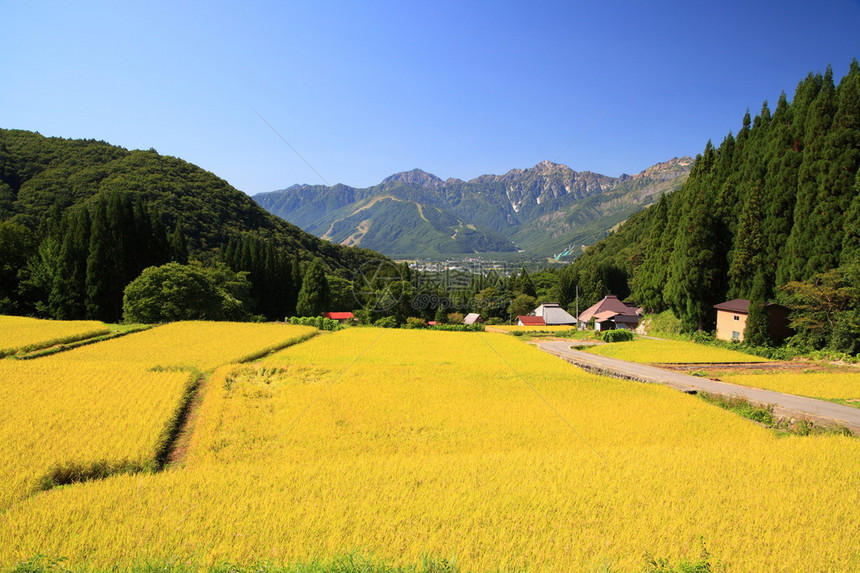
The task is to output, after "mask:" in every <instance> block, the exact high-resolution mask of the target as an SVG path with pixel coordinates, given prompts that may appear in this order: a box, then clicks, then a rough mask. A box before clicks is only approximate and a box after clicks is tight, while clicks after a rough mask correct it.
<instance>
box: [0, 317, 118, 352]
mask: <svg viewBox="0 0 860 573" xmlns="http://www.w3.org/2000/svg"><path fill="white" fill-rule="evenodd" d="M109 331H110V330H109V329H108V327H107V326H105V324H104V323H101V322H98V321H96V320H68V321H60V320H40V319H38V318H27V317H24V316H3V315H0V358H2V357H3V356H6V355H8V354H14V353H15V352H18V351H21V350H33V349H36V348H44V347H45V346H53V345H54V344H63V343H66V342H71V341H73V340H81V339H84V338H90V337H92V336H98V335H101V334H107V333H108V332H109Z"/></svg>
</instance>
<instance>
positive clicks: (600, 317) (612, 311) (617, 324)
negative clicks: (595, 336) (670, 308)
mask: <svg viewBox="0 0 860 573" xmlns="http://www.w3.org/2000/svg"><path fill="white" fill-rule="evenodd" d="M641 315H642V309H640V308H637V307H636V306H634V305H629V304H627V303H624V302H621V300H620V299H619V298H618V297H617V296H615V295H612V294H610V295H607V296H605V297H603V300H601V301H600V302H598V303H596V304H594V305H592V306H590V307H588V308H587V309H585V310H584V311H583V312H582V313H581V314H580V315H579V316H578V317H577V320H578V322H577V326H578V328H579V329H580V330H583V329H585V328H586V326H587V325H588V323H589V322H590V321H591V319H594V330H597V331H604V330H613V329H616V328H624V329H626V330H634V329H635V328H636V327H637V326H639V317H640V316H641Z"/></svg>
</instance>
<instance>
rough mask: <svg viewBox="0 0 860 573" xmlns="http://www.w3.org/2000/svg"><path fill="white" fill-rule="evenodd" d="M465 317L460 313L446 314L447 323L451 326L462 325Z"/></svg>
mask: <svg viewBox="0 0 860 573" xmlns="http://www.w3.org/2000/svg"><path fill="white" fill-rule="evenodd" d="M465 318H466V315H465V314H463V313H462V312H452V313H450V314H448V322H449V323H451V324H463V320H464V319H465Z"/></svg>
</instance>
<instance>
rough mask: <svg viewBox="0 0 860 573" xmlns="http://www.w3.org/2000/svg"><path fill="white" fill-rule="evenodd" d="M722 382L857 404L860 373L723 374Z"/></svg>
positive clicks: (859, 396)
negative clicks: (849, 401) (850, 401)
mask: <svg viewBox="0 0 860 573" xmlns="http://www.w3.org/2000/svg"><path fill="white" fill-rule="evenodd" d="M720 379H721V380H725V381H726V382H731V383H732V384H740V385H741V386H752V387H753V388H764V389H765V390H775V391H777V392H785V393H787V394H797V395H798V396H808V397H810V398H825V399H828V400H831V399H834V398H835V399H843V400H857V401H858V403H860V370H858V371H856V372H846V371H841V372H808V373H801V372H767V373H762V374H726V375H720Z"/></svg>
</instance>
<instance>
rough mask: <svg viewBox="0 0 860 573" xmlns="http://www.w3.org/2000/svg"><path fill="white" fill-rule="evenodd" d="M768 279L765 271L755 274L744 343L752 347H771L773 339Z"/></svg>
mask: <svg viewBox="0 0 860 573" xmlns="http://www.w3.org/2000/svg"><path fill="white" fill-rule="evenodd" d="M768 295H769V292H768V287H767V279H766V278H765V273H764V271H763V270H761V269H760V270H759V271H758V272H757V273H756V274H755V279H754V280H753V286H752V292H751V294H750V298H749V301H750V306H749V314H747V325H746V329H745V330H744V342H745V343H747V344H749V345H752V346H771V345H773V339H771V337H770V330H769V320H768V315H767V307H766V305H767V299H768Z"/></svg>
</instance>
